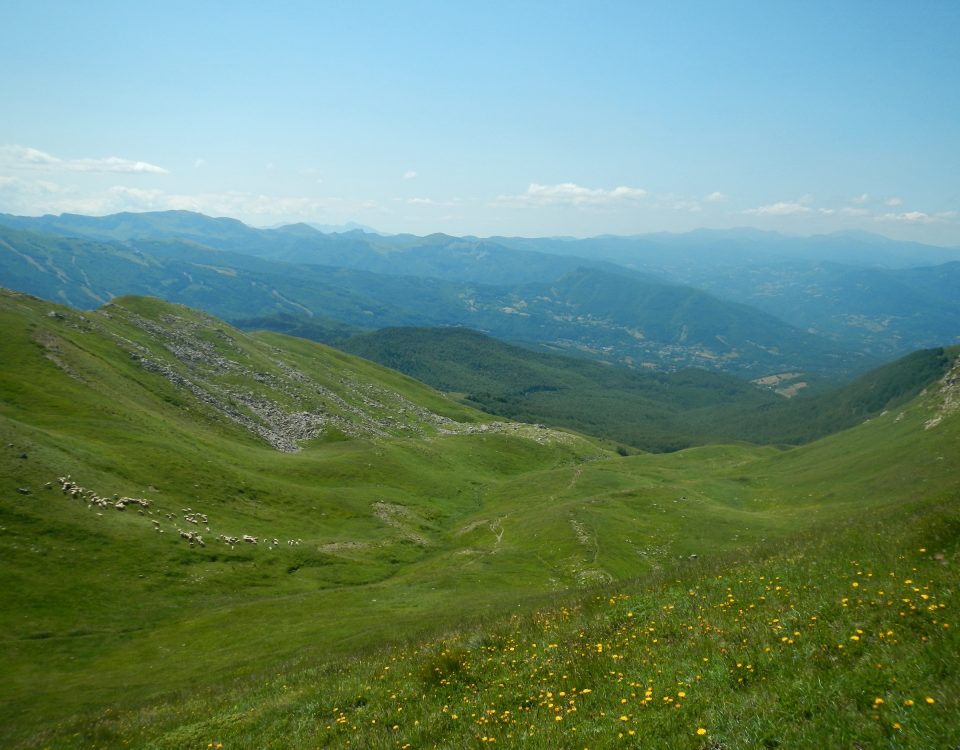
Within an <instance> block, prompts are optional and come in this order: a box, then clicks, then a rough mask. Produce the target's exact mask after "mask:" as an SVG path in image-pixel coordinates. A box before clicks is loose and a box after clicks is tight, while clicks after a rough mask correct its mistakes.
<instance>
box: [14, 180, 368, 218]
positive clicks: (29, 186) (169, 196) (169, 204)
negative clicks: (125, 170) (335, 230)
mask: <svg viewBox="0 0 960 750" xmlns="http://www.w3.org/2000/svg"><path fill="white" fill-rule="evenodd" d="M361 208H362V209H364V210H380V206H379V205H378V204H377V203H376V202H371V201H367V202H364V203H362V204H361V203H359V202H357V201H347V200H344V199H341V198H335V197H320V198H318V197H279V196H274V195H264V194H255V193H246V192H238V191H235V192H226V193H196V194H186V193H168V192H165V191H163V190H157V189H144V188H140V187H135V186H129V185H114V186H113V187H110V188H108V189H105V190H99V191H96V192H89V191H87V190H81V189H79V188H75V187H67V186H65V185H60V184H56V183H52V182H47V181H43V180H31V179H22V178H20V177H16V176H12V177H11V176H5V177H2V178H0V211H2V212H8V213H14V214H20V215H29V216H36V215H39V214H44V213H50V214H60V213H80V214H87V215H92V216H103V215H105V214H112V213H118V212H121V211H134V212H135V211H166V210H187V211H198V212H200V213H204V214H207V215H209V216H231V217H236V218H239V219H241V220H243V221H248V222H253V223H257V222H262V223H264V224H271V223H276V222H279V221H316V220H324V219H327V218H336V220H338V221H339V220H340V218H344V219H345V218H348V217H350V216H352V215H356V213H357V211H358V210H359V209H361Z"/></svg>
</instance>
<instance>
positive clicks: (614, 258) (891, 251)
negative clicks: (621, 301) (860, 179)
mask: <svg viewBox="0 0 960 750" xmlns="http://www.w3.org/2000/svg"><path fill="white" fill-rule="evenodd" d="M491 239H492V240H494V241H496V242H498V243H500V244H503V245H506V246H508V247H516V248H523V249H526V250H537V251H539V252H544V253H554V254H557V255H577V256H585V257H590V258H598V259H604V260H608V261H611V262H613V263H618V264H622V265H626V266H628V267H631V268H636V269H640V270H645V271H652V272H658V273H668V274H670V275H675V274H677V275H680V276H682V275H683V274H684V273H686V272H688V271H691V270H695V269H697V268H700V269H704V268H710V269H712V268H718V267H724V266H729V265H734V266H746V265H753V264H772V263H778V262H783V261H805V262H819V261H829V262H833V263H842V264H846V265H851V266H864V267H878V268H913V267H916V266H926V265H938V264H941V263H949V262H951V261H957V260H960V251H958V250H957V249H956V248H947V247H938V246H935V245H925V244H922V243H919V242H906V241H902V240H893V239H890V238H888V237H883V236H882V235H878V234H871V233H869V232H836V233H833V234H822V235H813V236H810V237H790V236H787V235H783V234H779V233H778V232H768V231H763V230H759V229H747V228H744V229H724V230H716V229H697V230H695V231H692V232H686V233H682V234H671V233H666V232H661V233H656V234H646V235H638V236H632V237H618V236H601V237H592V238H589V239H579V240H578V239H569V238H525V237H493V238H491Z"/></svg>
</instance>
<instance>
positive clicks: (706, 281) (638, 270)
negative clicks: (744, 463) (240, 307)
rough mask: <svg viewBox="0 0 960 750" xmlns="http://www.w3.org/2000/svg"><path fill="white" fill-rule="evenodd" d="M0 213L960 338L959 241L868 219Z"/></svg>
mask: <svg viewBox="0 0 960 750" xmlns="http://www.w3.org/2000/svg"><path fill="white" fill-rule="evenodd" d="M0 224H7V225H8V226H14V227H18V228H21V229H30V230H33V231H42V232H47V233H54V234H60V235H64V236H71V237H86V238H89V239H98V240H109V241H119V242H123V243H126V244H127V245H128V246H130V247H131V248H136V247H140V248H142V247H143V243H144V242H156V241H176V242H181V243H183V242H188V243H194V244H195V245H202V246H203V247H205V248H211V249H216V250H221V251H225V252H229V253H236V254H242V255H246V256H251V257H254V258H261V259H265V260H269V261H282V262H284V263H293V264H310V265H323V266H336V267H339V268H347V269H353V270H357V271H370V272H374V273H377V274H387V275H391V276H413V277H422V278H437V279H446V280H449V281H455V282H465V283H471V284H493V285H516V284H524V283H533V282H554V281H558V280H560V279H561V278H563V277H565V276H568V275H569V274H571V273H574V272H576V271H577V270H578V269H580V268H593V269H601V270H604V271H607V272H609V273H612V274H618V275H624V276H630V275H633V276H634V277H636V278H640V279H646V280H648V281H654V280H660V281H661V282H663V281H665V282H670V283H672V284H679V285H685V286H692V287H696V288H698V289H702V290H705V291H708V292H710V293H711V294H713V295H716V296H717V297H720V298H723V299H726V300H730V301H734V302H739V303H745V304H749V305H751V306H754V307H756V308H758V309H761V310H763V311H765V312H767V313H770V314H772V315H775V316H776V317H778V318H781V319H782V320H785V321H786V322H788V323H790V324H792V325H794V326H796V327H798V328H801V329H803V330H804V331H807V332H809V333H816V334H818V335H822V336H824V337H826V338H829V339H831V340H833V341H834V342H836V343H838V344H841V345H843V346H844V347H847V348H853V349H857V350H859V351H862V352H864V353H868V354H871V355H875V356H878V357H883V358H890V357H894V356H898V355H900V354H903V353H904V352H907V351H912V350H914V349H918V348H924V347H930V346H937V345H942V344H951V343H953V342H956V341H958V340H960V338H958V337H960V301H958V295H956V294H955V293H954V289H955V288H956V273H955V268H956V266H951V265H949V264H948V262H954V263H955V262H960V252H958V251H957V250H956V249H950V248H940V247H933V246H930V245H923V244H920V243H910V242H899V241H895V240H890V239H887V238H885V237H881V236H879V235H873V234H868V233H866V232H844V233H836V234H830V235H819V236H813V237H787V236H784V235H781V234H777V233H776V232H764V231H759V230H754V229H735V230H723V231H715V230H698V231H695V232H689V233H686V234H666V233H661V234H651V235H643V236H638V237H613V236H603V237H594V238H590V239H585V240H575V239H571V238H533V239H528V238H502V237H501V238H488V239H481V238H476V237H451V236H449V235H444V234H433V235H429V236H426V237H418V236H415V235H410V234H399V235H392V236H381V235H377V234H371V233H368V232H365V231H361V230H359V229H355V230H352V231H347V232H341V233H335V234H324V233H322V232H320V231H318V230H317V229H315V228H314V227H313V226H310V225H308V224H292V225H286V226H280V227H274V228H270V229H256V228H253V227H249V226H246V225H245V224H243V223H241V222H239V221H236V220H234V219H224V218H219V219H217V218H211V217H207V216H203V215H201V214H196V213H191V212H188V211H164V212H152V213H142V214H130V213H127V214H116V215H113V216H105V217H98V218H97V217H87V216H77V215H73V214H64V215H61V216H43V217H37V218H31V217H16V216H9V215H0ZM237 262H240V261H237ZM931 264H940V265H939V270H926V271H924V270H920V268H926V267H929V266H930V265H931ZM260 270H264V269H262V268H261V269H260ZM506 306H509V305H506ZM221 314H227V313H226V311H221ZM484 325H485V326H487V327H488V329H489V330H496V329H497V328H498V326H496V325H493V324H490V323H484ZM630 356H632V355H630ZM693 363H695V360H689V361H687V364H693Z"/></svg>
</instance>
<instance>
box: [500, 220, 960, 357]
mask: <svg viewBox="0 0 960 750" xmlns="http://www.w3.org/2000/svg"><path fill="white" fill-rule="evenodd" d="M498 241H499V242H501V243H502V244H505V245H510V246H511V247H517V248H524V249H537V250H540V251H543V252H556V253H572V254H594V256H595V257H601V258H606V259H609V260H612V261H616V262H618V263H622V264H624V265H625V266H628V267H630V268H633V269H636V270H642V271H644V272H646V273H650V274H656V275H659V276H660V277H661V278H664V279H669V280H671V281H673V282H674V283H678V284H684V285H689V286H693V287H696V288H698V289H703V290H705V291H708V292H710V293H712V294H715V295H717V296H718V297H721V298H724V299H727V300H732V301H736V302H742V303H746V304H749V305H751V306H754V307H757V308H759V309H761V310H764V311H766V312H768V313H771V314H772V315H776V316H777V317H778V318H781V319H783V320H785V321H787V322H789V323H791V324H793V325H795V326H797V327H799V328H802V329H804V330H807V331H810V332H812V333H817V334H819V335H823V336H826V337H828V338H830V339H832V340H834V341H836V342H838V343H842V344H844V345H846V346H851V347H854V348H856V349H859V350H861V351H864V352H869V353H871V354H874V355H877V356H881V357H892V356H897V355H900V354H903V353H905V352H907V351H912V350H915V349H919V348H925V347H931V346H938V345H949V344H952V343H956V342H958V341H960V295H958V294H957V293H956V289H958V288H960V287H958V263H960V252H958V251H957V250H956V249H952V248H942V247H934V246H930V245H923V244H920V243H912V242H901V241H896V240H891V239H888V238H885V237H881V236H879V235H874V234H868V233H866V232H843V233H837V234H830V235H819V236H814V237H785V236H783V235H780V234H777V233H776V232H761V231H758V230H747V229H744V230H728V231H712V230H699V231H696V232H689V233H687V234H679V235H674V234H658V235H645V236H642V237H596V238H592V239H588V240H555V239H551V240H544V239H524V238H520V239H517V238H498Z"/></svg>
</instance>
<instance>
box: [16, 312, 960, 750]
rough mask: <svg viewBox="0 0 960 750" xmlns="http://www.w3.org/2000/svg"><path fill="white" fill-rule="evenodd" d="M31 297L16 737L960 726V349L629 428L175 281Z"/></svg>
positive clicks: (888, 730)
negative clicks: (133, 289)
mask: <svg viewBox="0 0 960 750" xmlns="http://www.w3.org/2000/svg"><path fill="white" fill-rule="evenodd" d="M0 325H2V326H3V330H4V336H3V337H2V339H0V573H2V577H3V581H4V586H3V588H2V592H0V625H2V632H3V634H4V636H3V637H4V649H3V652H2V656H0V665H2V668H3V673H4V676H5V679H4V681H3V682H2V685H0V744H2V745H3V746H4V747H11V748H17V747H31V748H33V747H58V748H60V747H65V748H69V747H77V748H92V747H99V748H115V747H124V746H130V747H144V748H161V747H164V748H185V747H186V748H189V747H198V748H202V747H207V746H208V745H213V746H216V744H217V743H220V744H222V746H223V747H224V748H246V747H318V746H319V747H345V746H351V747H384V748H386V747H390V748H394V747H396V748H402V747H405V746H407V747H413V746H416V747H433V746H437V747H464V746H467V747H471V746H475V747H485V746H487V745H488V744H489V742H490V739H491V738H493V739H494V740H495V741H496V743H497V744H498V745H499V746H506V747H511V746H515V747H541V748H545V747H581V746H587V747H592V748H598V747H613V746H618V744H619V743H621V742H626V743H629V742H635V740H634V739H631V738H636V737H637V736H641V737H650V738H656V742H657V744H658V745H659V746H664V747H693V748H715V747H741V746H757V745H761V746H762V745H763V744H766V745H767V746H775V745H771V744H770V743H777V744H780V745H782V746H784V747H787V746H789V747H823V746H830V745H831V744H836V743H832V742H831V738H840V744H841V746H853V745H854V744H856V743H859V744H860V745H861V746H862V747H869V746H877V745H878V744H880V743H881V742H883V741H890V738H893V740H895V741H897V742H899V743H900V745H902V746H906V747H930V746H937V745H936V744H934V740H935V741H936V742H939V741H941V740H943V739H944V738H946V739H947V740H949V741H950V742H952V743H953V744H956V742H957V740H958V739H960V738H957V737H956V731H957V730H956V726H955V723H954V722H953V717H955V715H956V713H957V711H958V708H960V706H958V685H957V674H958V671H957V669H956V666H957V648H956V646H957V643H956V637H955V632H956V631H955V627H956V623H955V622H954V621H953V619H952V617H951V615H950V612H952V611H953V610H954V608H955V606H956V601H955V585H956V577H955V566H956V565H957V564H958V558H957V549H956V539H957V534H956V530H957V528H958V519H957V516H956V501H957V499H958V491H960V451H958V450H957V446H958V444H960V416H958V413H960V408H958V407H960V396H958V393H957V387H958V382H960V381H958V376H960V374H958V371H957V369H956V366H954V367H953V369H952V370H951V371H950V372H949V373H948V374H947V375H946V376H944V377H943V378H941V380H940V381H938V382H937V383H936V384H934V385H933V386H931V387H929V388H928V389H927V391H926V393H924V394H922V395H920V396H918V397H916V398H915V399H913V400H911V401H909V402H908V403H905V404H903V405H902V406H900V407H899V408H898V409H895V410H890V411H889V412H888V413H887V414H885V415H882V416H878V417H877V418H875V419H873V420H871V421H870V422H868V423H866V424H861V425H860V426H858V427H856V428H854V429H852V430H849V431H846V432H843V433H839V434H837V435H834V436H831V437H829V438H826V439H823V440H819V441H816V442H814V443H811V444H809V445H806V446H803V447H800V448H795V449H790V450H779V449H775V448H771V447H753V446H748V445H737V446H708V447H702V448H695V449H690V450H685V451H679V452H676V453H671V454H666V455H651V454H640V455H634V456H630V457H621V456H619V455H617V454H616V453H615V452H614V451H610V450H607V449H606V448H605V447H604V446H603V445H600V444H598V443H596V442H594V441H592V440H590V439H588V438H583V437H579V436H577V435H574V434H571V433H566V432H560V431H554V430H550V429H547V428H538V427H534V426H527V425H520V424H515V423H503V422H495V421H492V420H493V418H492V417H491V416H489V415H486V414H483V413H481V412H478V411H473V410H471V409H469V408H468V407H466V406H463V405H460V404H458V403H455V402H453V401H451V400H449V399H447V398H446V397H444V396H443V395H441V394H439V393H437V392H436V391H432V390H430V389H428V388H426V387H424V386H422V385H420V384H419V383H417V382H415V381H413V380H410V379H409V378H407V377H405V376H403V375H400V374H398V373H395V372H393V371H390V370H386V369H384V368H382V367H380V366H378V365H375V364H372V363H370V362H367V361H364V360H361V359H357V358H354V357H352V356H350V355H347V354H343V353H340V352H337V351H335V350H331V349H328V348H325V347H322V346H319V345H317V344H314V343H311V342H307V341H303V340H295V339H289V338H286V337H283V336H280V335H276V334H257V335H248V334H243V333H241V332H239V331H237V330H235V329H232V328H230V327H229V326H227V325H226V324H224V323H222V322H220V321H218V320H216V319H213V318H211V317H209V316H207V315H205V314H203V313H198V312H196V311H192V310H189V309H187V308H183V307H179V306H175V305H170V304H168V303H163V302H160V301H157V300H150V299H142V298H123V299H118V300H116V301H115V302H114V303H112V304H111V305H109V306H106V307H103V308H101V309H99V310H96V311H87V312H78V311H76V310H72V309H69V308H65V307H59V306H56V305H53V304H51V303H48V302H43V301H40V300H37V299H34V298H30V297H27V296H25V295H21V294H15V293H4V294H3V296H2V297H0ZM118 505H119V506H120V507H118ZM208 529H209V530H208ZM198 536H200V537H202V544H201V541H200V540H199V539H198V538H197V537H198ZM245 536H249V537H251V538H254V537H255V538H256V540H257V541H256V543H253V542H248V541H244V537H245ZM854 584H856V585H854ZM941 605H943V606H942V607H941ZM944 623H947V624H948V625H950V626H951V627H949V628H948V627H944ZM840 646H843V648H842V649H841V648H839V647H840ZM877 665H880V666H877ZM927 698H930V699H931V700H932V701H933V702H932V703H928V702H927V700H926V699H927ZM877 699H879V702H878V700H877ZM911 701H912V704H910V705H908V702H911ZM677 704H679V705H680V707H679V708H676V707H675V706H676V705H677ZM827 708H829V709H830V710H826V709H827ZM875 716H876V717H877V718H874V717H875ZM558 717H559V718H558ZM744 717H749V718H748V719H745V718H744ZM895 724H896V725H898V726H899V728H898V727H897V726H894V725H895ZM699 729H703V730H704V733H703V734H700V733H698V730H699ZM631 732H633V734H632V735H631V734H630V733H631ZM951 733H952V734H951ZM621 734H622V735H623V737H622V738H621V737H620V735H621ZM484 738H486V739H484Z"/></svg>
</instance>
